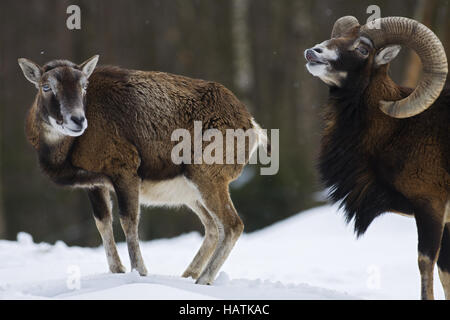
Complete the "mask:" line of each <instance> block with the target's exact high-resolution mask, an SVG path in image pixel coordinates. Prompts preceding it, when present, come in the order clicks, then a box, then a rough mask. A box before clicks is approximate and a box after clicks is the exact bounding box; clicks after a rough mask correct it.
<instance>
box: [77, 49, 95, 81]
mask: <svg viewBox="0 0 450 320" xmlns="http://www.w3.org/2000/svg"><path fill="white" fill-rule="evenodd" d="M98 58H99V55H98V54H96V55H95V56H93V57H91V58H89V59H87V60H86V61H85V62H83V63H82V64H80V65H79V66H78V67H79V68H80V69H81V71H83V72H84V74H85V75H86V76H87V77H88V78H89V77H90V75H91V74H92V72H94V69H95V66H96V65H97V62H98Z"/></svg>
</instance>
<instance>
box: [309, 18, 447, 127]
mask: <svg viewBox="0 0 450 320" xmlns="http://www.w3.org/2000/svg"><path fill="white" fill-rule="evenodd" d="M377 26H379V28H376V27H377ZM400 45H405V46H407V47H409V48H411V49H413V50H414V51H415V52H416V53H417V54H418V55H419V57H420V59H421V61H422V64H423V77H422V79H421V81H420V82H419V84H418V86H417V88H416V89H415V90H414V92H413V93H412V94H411V95H410V96H409V97H407V98H405V99H402V100H399V101H380V109H381V110H382V111H383V112H384V113H386V114H388V115H390V116H391V117H395V118H406V117H411V116H414V115H416V114H419V113H420V112H422V111H424V110H426V109H427V108H428V107H429V106H430V105H431V104H433V102H434V101H435V100H436V99H437V97H438V96H439V94H440V92H441V90H442V88H443V86H444V84H445V79H446V77H447V58H446V56H445V51H444V48H443V46H442V44H441V42H440V41H439V39H438V38H437V37H436V35H435V34H434V33H433V32H432V31H431V30H429V29H428V28H427V27H425V26H424V25H422V24H420V23H419V22H417V21H414V20H411V19H408V18H402V17H388V18H382V19H378V20H375V21H374V22H372V23H371V24H367V25H363V26H361V25H360V24H359V22H358V20H357V19H356V18H355V17H352V16H346V17H342V18H340V19H338V20H337V21H336V23H335V24H334V27H333V31H332V33H331V39H330V40H327V41H324V42H322V43H320V44H318V45H316V46H314V47H313V48H310V49H307V50H305V58H306V60H307V64H306V67H307V69H308V71H309V72H310V73H311V74H312V75H313V76H316V77H319V78H320V79H321V80H322V81H324V82H325V83H326V84H328V85H329V86H332V87H337V88H345V87H348V86H358V85H360V84H364V83H367V82H368V81H370V78H371V76H372V75H373V73H374V72H376V71H377V70H379V69H380V68H382V67H383V66H386V65H387V64H388V63H389V62H391V61H392V60H393V59H394V58H395V57H396V56H397V54H398V53H399V51H400V48H401V47H400Z"/></svg>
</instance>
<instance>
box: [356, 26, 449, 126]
mask: <svg viewBox="0 0 450 320" xmlns="http://www.w3.org/2000/svg"><path fill="white" fill-rule="evenodd" d="M378 23H379V26H380V28H378V29H376V28H374V26H377V25H378ZM361 34H362V35H365V36H367V37H368V38H370V39H371V40H372V41H373V44H374V46H375V48H376V49H379V48H382V47H384V46H387V45H391V44H400V45H405V46H407V47H409V48H411V49H412V50H414V51H415V52H416V53H417V54H418V55H419V57H420V60H421V61H422V66H423V77H422V79H421V80H420V81H419V83H418V85H417V87H416V88H415V89H414V91H413V92H412V93H411V94H410V95H409V96H408V97H406V98H404V99H402V100H398V101H380V109H381V110H382V111H383V112H384V113H386V114H387V115H389V116H391V117H394V118H408V117H412V116H415V115H416V114H419V113H421V112H423V111H425V110H426V109H427V108H428V107H430V106H431V105H432V104H433V102H434V101H435V100H436V99H437V98H438V96H439V94H440V93H441V91H442V88H443V87H444V85H445V80H446V78H447V72H448V66H447V57H446V55H445V51H444V47H443V46H442V43H441V41H439V39H438V37H437V36H436V35H435V34H434V33H433V32H432V31H431V30H430V29H428V28H427V27H426V26H424V25H423V24H421V23H419V22H417V21H415V20H412V19H408V18H403V17H388V18H381V19H377V20H375V21H373V22H371V23H368V24H366V25H364V26H362V27H361Z"/></svg>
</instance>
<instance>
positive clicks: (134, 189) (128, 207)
mask: <svg viewBox="0 0 450 320" xmlns="http://www.w3.org/2000/svg"><path fill="white" fill-rule="evenodd" d="M113 185H114V190H115V191H116V195H117V202H118V205H119V214H120V224H121V225H122V229H123V231H124V233H125V237H126V240H127V246H128V254H129V256H130V262H131V269H132V270H133V269H136V270H137V271H138V272H139V274H140V275H141V276H145V275H147V269H146V268H145V264H144V260H143V259H142V255H141V249H140V247H139V237H138V225H139V187H140V180H139V178H137V177H135V178H128V179H123V178H122V179H119V180H117V181H114V182H113Z"/></svg>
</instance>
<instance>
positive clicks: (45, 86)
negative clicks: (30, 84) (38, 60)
mask: <svg viewBox="0 0 450 320" xmlns="http://www.w3.org/2000/svg"><path fill="white" fill-rule="evenodd" d="M50 90H51V88H50V86H49V85H48V84H44V85H43V86H42V91H44V92H49V91H50Z"/></svg>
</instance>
